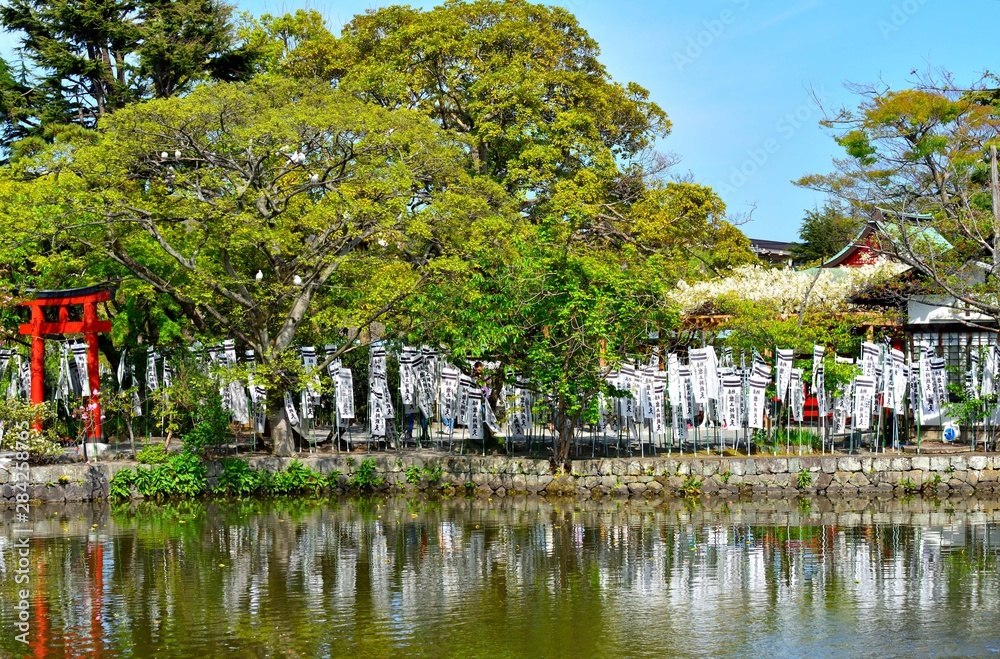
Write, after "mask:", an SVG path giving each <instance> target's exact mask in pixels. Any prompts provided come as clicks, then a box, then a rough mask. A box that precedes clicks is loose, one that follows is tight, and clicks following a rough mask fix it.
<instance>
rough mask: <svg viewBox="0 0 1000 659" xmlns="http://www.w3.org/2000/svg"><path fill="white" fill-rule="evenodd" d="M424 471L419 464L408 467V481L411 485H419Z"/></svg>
mask: <svg viewBox="0 0 1000 659" xmlns="http://www.w3.org/2000/svg"><path fill="white" fill-rule="evenodd" d="M422 477H423V473H422V472H421V470H420V467H418V466H417V465H410V466H409V467H407V468H406V482H407V483H409V484H410V485H419V484H420V479H421V478H422Z"/></svg>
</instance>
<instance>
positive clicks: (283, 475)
mask: <svg viewBox="0 0 1000 659" xmlns="http://www.w3.org/2000/svg"><path fill="white" fill-rule="evenodd" d="M260 473H261V474H262V477H263V489H264V491H265V492H266V493H267V494H271V495H287V494H303V493H306V492H314V493H319V491H320V490H322V489H323V488H325V487H326V486H327V480H326V478H324V477H323V475H322V474H320V473H319V472H317V471H313V470H312V469H310V468H309V467H307V466H305V465H304V464H302V463H301V462H300V461H299V460H298V459H295V460H292V461H291V462H290V463H289V464H288V468H287V469H282V470H281V471H278V472H274V473H271V472H260Z"/></svg>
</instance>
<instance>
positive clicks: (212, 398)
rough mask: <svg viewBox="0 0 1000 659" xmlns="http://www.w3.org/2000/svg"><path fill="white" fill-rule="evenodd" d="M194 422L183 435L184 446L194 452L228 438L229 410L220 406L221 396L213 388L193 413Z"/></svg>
mask: <svg viewBox="0 0 1000 659" xmlns="http://www.w3.org/2000/svg"><path fill="white" fill-rule="evenodd" d="M194 418H195V424H194V428H192V429H191V430H190V431H189V432H188V433H187V434H185V435H184V436H183V440H184V446H185V447H186V448H188V449H189V450H191V451H194V452H195V453H199V454H201V453H203V452H204V451H205V449H206V448H207V447H209V446H217V445H219V444H221V443H222V442H223V441H224V440H226V439H228V438H229V434H230V431H229V421H230V419H229V412H227V411H226V410H225V409H223V407H222V397H221V396H219V392H218V391H217V390H215V389H213V390H211V391H210V392H209V393H208V395H207V400H205V401H203V404H202V405H201V407H200V408H198V410H197V412H196V414H195V417H194Z"/></svg>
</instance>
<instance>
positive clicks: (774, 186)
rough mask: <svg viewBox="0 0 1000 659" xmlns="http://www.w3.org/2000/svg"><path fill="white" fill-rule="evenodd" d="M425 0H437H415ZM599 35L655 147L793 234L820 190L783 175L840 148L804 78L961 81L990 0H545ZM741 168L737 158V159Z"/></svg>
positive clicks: (817, 168) (749, 227)
mask: <svg viewBox="0 0 1000 659" xmlns="http://www.w3.org/2000/svg"><path fill="white" fill-rule="evenodd" d="M237 1H238V2H239V4H240V6H241V7H244V8H246V9H248V10H250V11H251V12H253V13H255V14H259V13H261V12H262V11H268V12H271V13H277V12H284V11H290V10H294V9H298V8H304V7H308V8H312V9H316V10H318V11H320V12H321V13H322V14H323V15H324V16H325V17H326V18H327V20H328V22H329V23H330V26H331V27H332V28H334V29H335V30H339V27H340V26H341V25H342V24H343V23H344V22H345V21H347V20H349V19H350V17H351V16H353V15H354V14H356V13H359V12H363V11H364V10H365V9H368V8H372V7H377V6H381V4H382V3H379V2H372V1H368V2H355V1H349V0H345V1H342V2H329V1H316V0H312V1H307V0H282V1H280V2H278V1H274V0H237ZM410 4H412V5H414V6H420V7H433V6H435V5H437V4H440V3H439V2H427V3H423V2H412V3H410ZM552 4H559V5H561V6H564V7H566V8H567V9H570V10H571V11H573V13H574V14H576V16H577V17H578V19H579V21H580V23H581V24H582V25H583V27H584V28H585V29H586V30H587V31H588V32H590V34H591V36H593V37H594V38H595V39H596V40H597V41H598V43H600V45H601V50H602V60H603V62H604V63H605V65H606V66H607V67H608V69H609V71H610V72H611V74H612V76H614V78H615V79H617V80H619V81H622V82H625V81H629V80H631V81H635V82H638V83H639V84H641V85H643V86H645V87H646V88H648V89H649V90H650V91H651V93H652V97H653V99H654V100H655V101H657V102H658V103H659V104H660V105H661V106H662V107H663V108H664V110H666V111H667V113H668V114H669V115H670V118H671V120H672V121H673V125H674V129H673V133H672V134H671V135H670V137H668V138H667V139H666V140H665V141H664V143H663V145H662V148H663V150H665V151H670V152H673V153H676V154H677V155H679V156H680V157H681V159H682V160H681V164H680V165H679V166H678V167H677V170H676V171H677V172H678V173H688V172H690V173H691V174H692V175H693V176H694V179H695V180H697V181H699V182H701V183H706V184H708V185H711V186H712V187H714V188H715V189H716V190H717V191H718V192H719V193H720V194H721V195H722V197H723V199H724V200H725V202H726V204H727V206H728V208H729V211H730V212H731V213H746V212H748V211H750V210H751V208H754V210H753V214H752V218H753V219H752V221H751V222H750V223H748V224H746V225H744V226H743V230H744V232H745V233H747V235H749V236H750V237H752V238H766V239H770V240H794V239H795V238H796V237H797V234H798V228H799V224H800V222H801V219H802V214H803V210H804V209H807V208H812V207H813V206H814V205H817V204H822V202H823V199H822V197H821V196H819V195H817V194H815V193H813V192H811V191H808V190H801V189H798V188H796V187H795V186H794V185H792V184H791V182H790V181H792V180H794V179H797V178H798V177H800V176H802V175H804V174H809V173H823V172H828V171H830V169H831V160H832V158H833V157H835V156H839V155H840V154H839V153H838V148H837V145H836V144H835V143H834V142H833V140H832V139H831V137H830V134H829V133H828V132H827V131H825V130H824V129H822V128H821V127H819V125H818V123H817V122H818V121H819V119H820V118H821V116H822V114H821V111H820V109H819V108H818V107H817V106H816V105H815V104H814V103H813V101H812V98H811V95H810V89H812V90H815V91H816V92H817V94H818V96H820V97H822V98H823V99H824V102H825V104H827V105H829V106H831V107H840V106H843V105H848V106H852V107H853V106H856V105H857V100H858V99H857V97H855V96H854V95H853V94H852V93H851V92H849V91H848V90H847V89H845V86H844V85H845V83H848V82H855V83H871V82H877V81H880V80H881V81H884V82H886V83H888V84H889V85H891V86H893V87H905V86H908V83H909V81H912V79H913V76H912V75H911V71H914V70H917V71H919V72H924V71H927V70H929V69H946V70H948V71H951V72H952V73H954V74H955V75H956V77H957V79H958V80H960V81H963V82H969V81H972V80H975V79H976V78H977V77H978V76H979V75H980V74H981V73H983V72H984V71H986V70H988V69H990V68H991V67H993V68H995V69H997V70H1000V67H998V66H997V65H996V64H994V60H993V59H992V58H991V54H993V53H995V52H996V46H995V44H994V43H993V39H992V38H991V37H990V35H991V34H992V32H991V30H990V29H989V28H988V27H987V28H986V29H980V28H979V27H977V26H992V25H997V24H1000V1H997V0H961V1H960V2H944V1H943V0H794V1H791V2H773V1H771V2H766V1H764V0H709V1H705V0H700V1H694V2H693V1H690V0H660V1H658V2H654V1H640V2H608V1H606V0H564V1H563V2H555V3H552ZM741 170H742V171H741Z"/></svg>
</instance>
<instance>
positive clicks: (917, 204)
mask: <svg viewBox="0 0 1000 659" xmlns="http://www.w3.org/2000/svg"><path fill="white" fill-rule="evenodd" d="M996 87H997V81H996V79H995V78H993V77H992V76H987V77H985V78H983V79H982V80H980V81H978V82H977V83H975V84H974V85H971V86H969V87H965V88H962V87H960V86H958V85H957V84H956V83H955V82H954V81H953V80H952V79H951V78H950V77H947V76H945V77H944V78H941V79H928V80H923V81H920V82H919V84H918V85H917V86H916V87H914V88H913V89H904V90H892V89H883V88H874V87H872V88H858V89H857V91H859V93H861V94H862V96H863V100H862V101H861V102H860V104H859V106H858V107H857V108H856V109H847V108H845V109H842V110H840V111H839V112H838V113H836V114H835V115H834V116H833V117H832V118H831V119H829V120H827V121H825V122H824V125H826V126H827V127H830V128H832V129H834V130H835V131H836V132H835V139H836V140H837V142H838V144H840V145H841V146H842V147H843V148H844V150H845V151H846V155H847V157H846V158H844V159H842V160H836V161H835V163H834V164H835V166H836V170H835V171H834V172H833V173H831V174H827V175H810V176H805V177H803V178H802V179H800V180H799V181H798V184H799V185H802V186H805V187H809V188H813V189H816V190H821V191H824V192H826V193H828V194H829V195H831V197H833V198H836V199H839V200H842V201H844V202H846V203H849V204H850V205H851V207H852V208H855V209H859V210H860V211H861V212H865V213H870V212H872V211H874V210H875V209H882V210H883V211H884V213H883V216H884V219H885V222H884V225H885V226H886V228H887V232H886V235H885V236H884V237H883V238H884V239H883V240H882V241H881V244H882V248H883V249H884V250H885V251H886V252H887V253H889V254H890V255H891V256H893V257H895V258H897V259H899V260H900V261H902V262H903V263H905V264H907V265H909V266H911V267H913V268H914V270H915V272H916V273H919V275H920V276H921V277H923V278H924V279H925V280H926V281H928V282H930V283H931V284H932V288H933V290H935V291H937V292H939V293H940V292H944V293H946V294H948V295H950V296H951V297H953V298H954V299H955V300H956V304H959V305H963V306H968V307H971V308H972V309H976V310H978V311H981V312H983V313H984V314H986V315H988V316H991V317H993V318H1000V300H998V298H997V294H996V282H995V279H994V278H995V277H996V275H997V274H998V267H1000V220H998V218H1000V184H998V182H997V181H998V178H1000V177H998V176H997V173H996V172H997V164H996V148H997V144H998V137H1000V135H998V128H1000V107H998V104H997V93H996ZM941 238H943V239H944V240H941Z"/></svg>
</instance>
